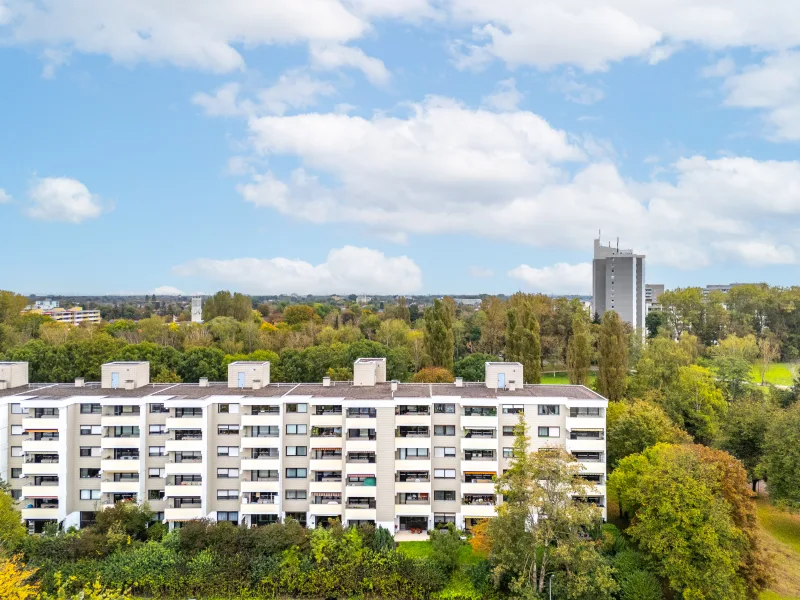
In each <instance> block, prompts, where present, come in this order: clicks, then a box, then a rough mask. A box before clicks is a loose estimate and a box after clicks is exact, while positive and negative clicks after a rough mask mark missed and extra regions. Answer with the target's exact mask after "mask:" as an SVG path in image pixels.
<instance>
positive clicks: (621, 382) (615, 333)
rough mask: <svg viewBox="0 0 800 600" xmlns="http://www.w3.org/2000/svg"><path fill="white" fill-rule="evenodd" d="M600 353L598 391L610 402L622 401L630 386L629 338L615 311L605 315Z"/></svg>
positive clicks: (601, 329)
mask: <svg viewBox="0 0 800 600" xmlns="http://www.w3.org/2000/svg"><path fill="white" fill-rule="evenodd" d="M599 353H600V356H599V359H598V367H599V370H598V371H597V391H598V392H600V394H602V395H603V396H605V397H606V398H608V399H609V400H621V399H622V398H623V397H624V396H625V389H626V388H627V385H628V337H627V335H626V334H625V324H624V323H623V322H622V320H621V319H620V318H619V315H618V314H617V312H616V311H614V310H609V311H607V312H606V313H605V314H604V315H603V322H602V324H601V325H600V342H599Z"/></svg>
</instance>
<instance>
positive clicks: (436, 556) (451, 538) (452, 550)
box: [430, 523, 464, 574]
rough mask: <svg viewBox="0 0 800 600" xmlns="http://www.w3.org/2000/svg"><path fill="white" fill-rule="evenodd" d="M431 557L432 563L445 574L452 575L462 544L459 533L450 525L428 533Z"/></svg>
mask: <svg viewBox="0 0 800 600" xmlns="http://www.w3.org/2000/svg"><path fill="white" fill-rule="evenodd" d="M430 542H431V556H432V557H433V561H434V563H435V564H436V565H437V566H438V567H439V568H440V569H442V570H443V571H444V572H445V573H448V574H450V573H452V572H453V571H455V569H456V567H457V566H458V555H459V553H460V552H461V548H462V547H463V546H464V542H462V541H461V532H460V531H459V530H458V529H456V526H455V525H453V524H452V523H448V524H447V527H443V528H441V529H434V530H433V531H431V532H430Z"/></svg>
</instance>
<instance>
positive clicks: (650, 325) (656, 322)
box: [644, 310, 667, 338]
mask: <svg viewBox="0 0 800 600" xmlns="http://www.w3.org/2000/svg"><path fill="white" fill-rule="evenodd" d="M666 324H667V318H666V317H665V316H664V313H663V312H661V311H660V310H651V311H650V312H649V313H647V316H646V317H645V318H644V327H645V329H647V337H648V338H654V337H656V336H657V335H658V331H659V330H660V329H661V328H662V327H664V326H665V325H666Z"/></svg>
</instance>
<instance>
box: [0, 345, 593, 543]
mask: <svg viewBox="0 0 800 600" xmlns="http://www.w3.org/2000/svg"><path fill="white" fill-rule="evenodd" d="M269 378H270V365H269V363H268V362H234V363H232V364H231V365H230V366H229V370H228V380H227V381H226V382H218V383H217V382H213V383H212V382H208V381H206V380H201V381H200V383H199V384H151V383H150V382H149V365H148V363H145V362H142V363H138V362H117V363H109V364H105V365H103V366H102V377H101V381H100V382H98V383H86V382H83V381H81V380H77V381H76V382H75V383H74V384H28V382H27V364H26V363H0V382H5V383H4V384H3V385H0V476H1V477H2V478H3V479H5V480H6V481H9V482H10V484H11V487H12V489H13V493H14V495H15V497H17V498H18V499H19V502H20V508H21V510H22V517H23V519H24V520H25V522H26V524H27V526H28V530H29V531H30V532H38V531H41V530H42V529H43V527H44V526H45V524H46V523H48V522H58V523H60V524H61V525H62V526H64V527H69V526H76V527H82V526H85V525H87V524H89V523H91V522H92V521H93V519H94V517H95V514H96V512H97V511H98V510H102V509H103V507H107V506H111V505H113V504H114V503H115V502H120V501H136V502H144V501H147V502H149V503H150V506H151V508H152V509H153V510H154V511H156V513H157V516H158V518H159V519H163V520H164V521H166V522H167V523H169V524H170V527H172V528H175V527H180V526H181V524H182V523H183V522H185V521H187V520H191V519H198V518H210V519H215V520H218V521H223V520H226V521H232V522H237V523H241V524H244V525H264V524H268V523H272V522H275V521H278V520H280V519H283V518H285V517H293V518H295V519H297V520H298V521H300V522H301V523H303V524H305V525H307V526H309V527H319V526H325V525H326V524H327V523H328V522H329V521H330V520H332V519H340V520H341V521H342V522H344V523H348V524H358V523H362V522H371V523H375V524H377V525H381V526H383V527H386V528H387V529H389V530H390V531H393V532H396V533H397V534H399V535H401V536H414V535H417V536H424V535H426V532H427V530H428V529H430V528H432V527H434V526H435V525H436V524H438V523H450V522H451V523H455V524H456V525H457V526H458V527H465V528H467V529H469V528H471V527H472V526H473V525H475V524H476V523H477V522H479V521H480V520H482V519H486V518H489V517H491V516H492V515H494V514H495V508H496V505H497V504H498V502H500V501H502V497H500V496H498V495H497V494H495V488H494V483H493V479H494V478H495V477H496V476H497V475H499V474H502V472H503V471H504V470H505V469H507V468H508V466H509V460H510V458H511V452H512V446H513V442H514V437H513V432H514V427H515V425H516V424H517V422H518V419H519V418H520V416H522V417H523V418H524V420H525V421H526V423H527V425H528V427H529V433H530V436H531V444H532V447H533V448H534V449H539V448H546V447H551V446H554V445H558V446H563V447H566V449H567V450H568V451H569V452H571V453H572V454H573V455H574V456H575V457H576V458H577V459H578V460H579V461H580V463H581V465H582V466H583V468H584V473H585V476H586V477H587V478H588V479H589V480H590V481H592V482H593V485H594V487H593V490H592V492H591V494H590V495H588V496H587V497H585V498H580V499H576V501H587V502H593V503H595V504H597V505H598V506H600V507H602V510H603V515H604V516H605V504H606V502H605V496H606V494H605V477H606V463H605V457H606V454H605V452H606V446H605V444H606V442H605V415H606V407H607V404H608V403H607V401H606V399H605V398H603V397H601V396H599V395H598V394H596V393H595V392H593V391H591V390H589V389H587V388H585V387H582V386H569V385H523V367H522V365H521V364H519V363H487V364H486V371H485V378H484V381H482V382H476V383H466V382H463V381H461V380H456V382H455V383H451V384H404V383H398V382H392V381H386V361H385V359H383V358H362V359H359V360H357V361H356V363H355V364H354V380H353V381H352V382H347V383H342V382H332V381H330V380H329V379H327V378H326V379H324V380H323V381H322V382H321V383H319V384H307V383H303V384H285V383H277V384H276V383H270V380H269Z"/></svg>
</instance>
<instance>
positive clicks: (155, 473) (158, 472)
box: [147, 467, 166, 479]
mask: <svg viewBox="0 0 800 600" xmlns="http://www.w3.org/2000/svg"><path fill="white" fill-rule="evenodd" d="M165 475H166V469H159V468H158V467H150V468H149V469H147V476H148V477H149V478H150V479H155V478H157V477H164V476H165Z"/></svg>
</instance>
